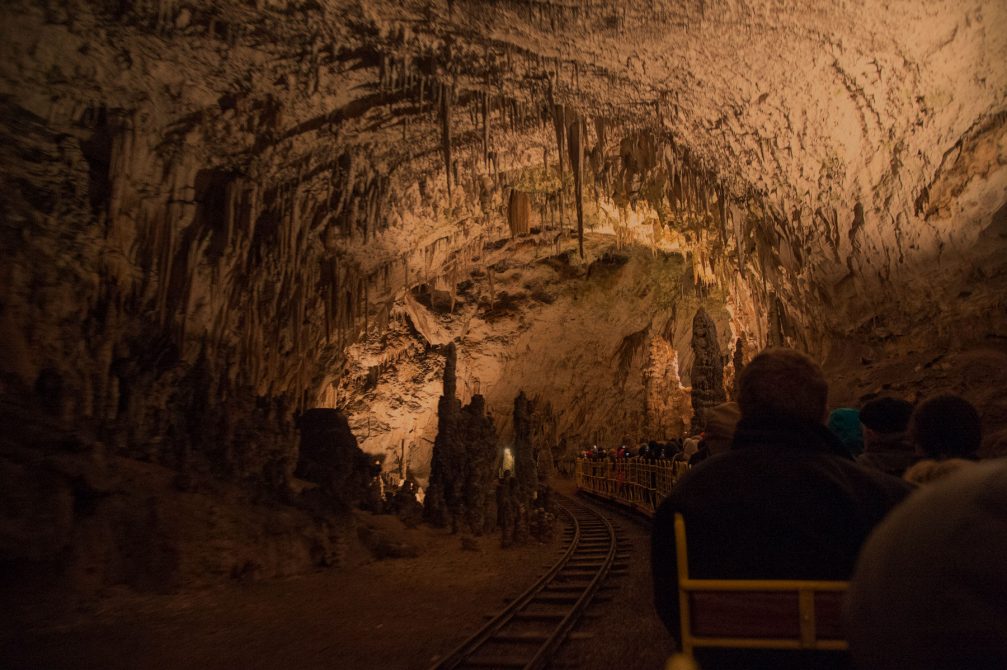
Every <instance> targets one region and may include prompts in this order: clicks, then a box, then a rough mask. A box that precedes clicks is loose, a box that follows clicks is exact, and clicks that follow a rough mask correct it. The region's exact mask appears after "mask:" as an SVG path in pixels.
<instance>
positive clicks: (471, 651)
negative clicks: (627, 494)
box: [431, 495, 618, 670]
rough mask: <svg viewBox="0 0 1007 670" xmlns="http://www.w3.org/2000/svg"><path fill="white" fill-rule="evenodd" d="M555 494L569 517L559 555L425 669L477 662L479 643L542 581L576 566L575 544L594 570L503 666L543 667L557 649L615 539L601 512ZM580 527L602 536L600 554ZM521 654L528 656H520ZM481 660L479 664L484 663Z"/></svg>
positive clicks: (606, 566) (602, 574)
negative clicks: (534, 641)
mask: <svg viewBox="0 0 1007 670" xmlns="http://www.w3.org/2000/svg"><path fill="white" fill-rule="evenodd" d="M556 498H560V499H562V500H563V501H565V502H566V503H567V504H562V503H559V504H558V505H557V506H558V507H559V509H560V511H561V512H562V513H564V514H565V515H566V516H567V517H569V519H570V522H571V528H572V535H571V538H570V543H569V546H567V548H566V551H564V552H563V555H562V556H561V557H560V558H559V559H558V560H557V561H556V563H555V564H553V566H552V567H551V568H550V569H549V571H548V572H546V574H545V575H543V576H542V577H541V578H540V579H539V580H538V581H536V582H535V583H534V584H532V585H531V586H530V587H529V588H528V589H527V590H526V591H524V592H523V593H522V594H521V595H519V596H518V597H516V598H515V599H514V600H513V601H511V603H510V604H509V605H508V606H507V607H506V608H504V609H503V611H501V612H500V613H499V614H497V615H496V616H494V617H493V618H492V619H491V620H490V621H489V622H488V623H487V624H486V625H485V626H483V627H482V628H481V629H479V630H478V631H476V632H475V633H474V634H473V635H471V636H470V637H469V638H467V639H466V640H465V641H463V642H462V643H461V644H459V645H458V646H457V647H455V649H453V650H452V651H451V652H450V653H449V654H448V655H447V656H445V657H444V658H443V659H442V660H440V661H438V662H437V663H435V664H434V665H433V666H432V667H431V670H452V669H454V668H460V667H464V666H465V665H466V663H467V662H470V663H471V664H472V665H476V666H478V665H480V662H479V659H477V658H476V656H477V654H478V653H479V652H480V650H483V649H485V648H486V647H487V646H488V645H490V644H494V642H495V639H496V637H497V636H498V635H499V634H500V633H501V631H503V629H504V628H505V627H506V626H508V625H509V624H511V623H512V622H514V621H516V618H517V616H518V615H519V614H520V613H521V612H522V611H523V610H524V609H525V608H526V607H528V606H529V605H531V604H533V603H534V602H535V600H536V598H537V597H538V596H540V595H541V594H543V593H544V592H545V591H546V590H548V587H549V586H550V585H551V584H553V583H554V582H555V581H556V580H557V577H562V572H563V571H564V569H567V568H570V569H576V568H574V566H572V565H571V561H572V560H573V559H574V558H575V557H576V556H577V554H578V550H580V552H581V553H582V554H587V553H588V552H590V554H591V557H590V558H582V559H581V560H585V561H587V560H591V561H594V560H597V561H598V565H597V570H596V571H595V573H594V574H593V576H592V577H591V579H590V581H589V582H588V583H587V584H586V585H585V586H584V587H583V590H582V591H581V592H580V595H579V597H577V599H576V601H574V602H573V603H570V605H569V607H568V608H567V610H566V612H565V613H560V612H555V613H550V618H558V619H559V621H558V623H556V624H555V625H554V626H553V628H552V629H551V631H549V632H547V634H546V635H545V637H544V639H543V640H542V641H541V643H540V644H539V645H538V647H537V648H535V649H534V653H532V652H531V650H528V651H526V652H525V654H524V655H523V656H522V657H521V660H520V661H519V660H517V658H516V657H514V658H511V659H509V662H508V663H507V667H520V668H524V670H538V669H539V668H543V667H545V665H546V664H547V663H548V662H549V660H550V658H551V656H552V655H553V654H554V653H555V652H556V651H557V650H558V649H559V647H560V645H561V644H562V643H563V641H564V640H565V639H566V637H567V635H568V634H569V633H570V632H571V630H573V627H574V626H575V625H576V624H577V621H578V620H579V618H580V616H581V614H583V612H584V610H585V609H586V608H587V606H588V605H589V604H590V602H591V599H592V598H593V597H594V595H595V594H596V593H597V591H598V588H599V587H600V586H601V584H602V582H603V581H604V579H605V578H606V577H607V576H608V573H609V571H610V569H611V567H612V564H613V563H614V562H615V555H616V550H617V548H618V542H617V539H616V536H615V529H614V527H613V526H612V524H611V522H610V521H609V520H608V519H606V518H605V517H604V516H603V515H602V514H600V513H599V512H597V511H596V510H593V509H591V508H590V507H589V506H587V505H582V504H579V503H577V502H576V501H574V500H572V499H570V498H567V497H565V496H559V495H557V496H556ZM578 512H579V513H580V516H582V517H585V518H583V519H581V518H578ZM584 531H588V532H590V533H591V534H592V535H593V537H592V538H590V539H591V540H592V542H597V541H599V539H598V538H599V537H605V538H606V539H607V541H608V547H607V549H603V550H602V551H603V552H604V556H600V557H598V556H596V554H598V553H599V549H598V548H596V547H586V546H585V543H584V542H583V540H585V539H587V538H585V537H584V535H585V533H584ZM582 569H583V568H582ZM540 614H541V613H540ZM529 616H534V614H533V613H530V614H529ZM525 658H527V659H528V660H527V661H525V660H524V659H525ZM482 665H485V663H483V664H482Z"/></svg>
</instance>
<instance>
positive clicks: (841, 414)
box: [825, 407, 864, 456]
mask: <svg viewBox="0 0 1007 670" xmlns="http://www.w3.org/2000/svg"><path fill="white" fill-rule="evenodd" d="M825 425H826V426H827V427H828V429H829V431H830V432H831V433H832V434H833V435H835V436H836V437H837V438H838V439H839V441H840V442H842V443H843V446H844V447H845V448H846V450H847V451H848V452H849V453H850V455H851V456H856V455H857V454H859V453H860V452H862V451H863V450H864V434H863V431H862V430H861V427H860V411H859V410H855V409H853V408H852V407H840V408H839V409H834V410H832V411H831V412H829V419H828V421H827V422H826V424H825Z"/></svg>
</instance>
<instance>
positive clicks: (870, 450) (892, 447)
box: [857, 398, 919, 477]
mask: <svg viewBox="0 0 1007 670" xmlns="http://www.w3.org/2000/svg"><path fill="white" fill-rule="evenodd" d="M912 415H913V406H912V404H911V403H909V402H906V401H905V400H901V399H900V398H876V399H875V400H871V401H870V402H868V403H867V404H865V405H864V406H863V407H862V408H861V410H860V423H861V424H862V425H863V434H864V453H862V454H860V455H859V456H857V463H858V464H860V465H862V466H864V467H865V468H872V469H874V470H880V471H881V472H885V473H887V474H890V475H894V476H895V477H901V476H902V473H904V472H905V471H906V468H908V467H909V466H910V465H912V464H913V463H915V462H916V461H917V460H918V459H919V457H918V456H917V455H916V453H915V451H914V450H913V444H912V442H910V440H909V437H908V435H907V434H906V430H907V429H908V427H909V417H911V416H912Z"/></svg>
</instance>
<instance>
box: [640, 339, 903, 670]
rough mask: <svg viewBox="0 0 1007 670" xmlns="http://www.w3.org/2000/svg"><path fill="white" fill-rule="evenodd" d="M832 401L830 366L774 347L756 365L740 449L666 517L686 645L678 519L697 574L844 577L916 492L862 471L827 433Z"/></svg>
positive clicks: (669, 501) (670, 578)
mask: <svg viewBox="0 0 1007 670" xmlns="http://www.w3.org/2000/svg"><path fill="white" fill-rule="evenodd" d="M827 395H828V385H827V384H826V381H825V378H824V377H823V375H822V371H821V369H820V368H819V366H818V365H817V364H816V363H815V362H814V361H813V360H811V359H810V358H808V357H807V356H805V355H804V354H801V353H798V352H796V351H792V350H789V349H770V350H767V351H765V352H763V353H762V354H760V355H758V356H756V357H755V358H754V359H753V360H752V362H751V363H750V364H749V365H748V366H746V367H745V369H744V371H743V372H742V374H741V375H740V378H739V380H738V399H737V402H738V405H739V406H740V408H741V416H742V418H741V421H739V422H738V424H737V428H736V431H735V434H734V441H733V443H732V446H731V450H730V451H728V452H727V453H724V454H720V455H716V456H712V457H710V458H709V459H707V460H706V461H704V462H702V463H700V464H699V465H697V466H696V467H695V468H693V469H692V470H690V471H689V472H688V473H686V474H685V475H684V476H683V477H682V479H681V481H680V482H679V483H678V485H677V486H675V488H674V489H672V492H671V494H670V495H669V496H668V498H666V499H665V501H664V502H663V503H662V504H661V506H660V507H659V508H658V510H657V514H656V516H655V519H654V525H653V535H652V540H651V541H652V544H651V550H652V571H653V580H654V600H655V605H656V607H657V611H658V614H659V615H660V616H661V618H662V620H663V621H664V623H665V625H666V626H667V628H668V630H669V631H670V632H671V633H672V634H673V635H675V637H678V636H679V633H680V628H679V625H680V623H679V611H678V577H677V573H676V567H675V536H674V517H675V513H676V512H679V513H681V514H682V515H683V517H684V518H685V522H686V532H687V537H688V541H689V573H690V575H692V576H695V577H698V578H725V579H825V580H844V579H849V577H850V575H851V574H852V573H853V567H854V564H855V562H856V558H857V553H858V552H859V550H860V547H861V545H862V544H863V542H864V540H865V539H866V537H867V535H868V533H869V532H870V531H871V529H872V528H873V527H874V525H875V524H877V523H878V522H880V521H881V519H882V518H884V516H885V515H886V514H887V512H888V511H889V510H890V509H891V508H892V507H894V506H895V505H896V504H897V503H898V502H899V501H901V500H902V498H903V497H904V496H905V495H906V494H907V493H908V492H909V486H908V485H907V484H906V483H905V482H902V481H901V480H899V479H897V478H895V477H891V476H889V475H885V474H883V473H879V472H874V471H870V470H867V469H865V468H861V467H860V466H858V465H856V464H855V463H854V462H853V460H852V459H851V458H850V455H849V452H848V450H847V449H846V448H845V446H844V445H843V444H842V443H841V442H840V441H839V440H838V439H837V438H836V437H835V436H833V435H832V434H831V433H830V432H829V431H828V430H827V429H826V427H825V425H824V422H825V417H826V406H827V405H826V401H827ZM809 653H810V654H811V656H809ZM822 654H824V655H822ZM697 658H698V659H699V661H700V665H701V666H702V667H711V668H730V667H743V668H760V667H772V668H784V667H823V668H824V667H846V665H847V664H848V658H847V657H846V655H845V654H836V653H824V652H815V653H811V652H770V651H758V650H713V649H710V650H697Z"/></svg>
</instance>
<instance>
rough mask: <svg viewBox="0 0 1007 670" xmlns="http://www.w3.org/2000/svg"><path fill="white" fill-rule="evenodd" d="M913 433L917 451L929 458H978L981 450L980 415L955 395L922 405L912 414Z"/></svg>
mask: <svg viewBox="0 0 1007 670" xmlns="http://www.w3.org/2000/svg"><path fill="white" fill-rule="evenodd" d="M910 430H911V432H912V439H913V442H914V443H915V444H916V450H917V451H918V452H919V453H920V454H921V455H923V456H927V457H929V458H937V459H941V458H975V457H976V454H978V453H979V447H980V446H982V424H981V423H980V421H979V412H977V411H976V408H975V407H974V406H973V405H972V403H970V402H969V401H968V400H965V399H964V398H961V397H959V396H956V395H950V394H949V395H941V396H937V397H936V398H931V399H930V400H926V401H924V402H923V403H921V404H920V406H919V407H917V408H916V412H914V413H913V417H912V422H911V429H910Z"/></svg>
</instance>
